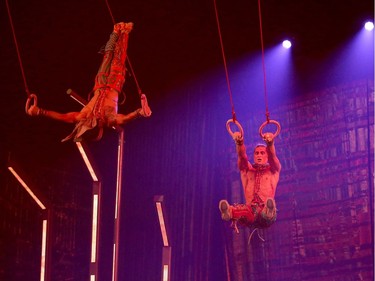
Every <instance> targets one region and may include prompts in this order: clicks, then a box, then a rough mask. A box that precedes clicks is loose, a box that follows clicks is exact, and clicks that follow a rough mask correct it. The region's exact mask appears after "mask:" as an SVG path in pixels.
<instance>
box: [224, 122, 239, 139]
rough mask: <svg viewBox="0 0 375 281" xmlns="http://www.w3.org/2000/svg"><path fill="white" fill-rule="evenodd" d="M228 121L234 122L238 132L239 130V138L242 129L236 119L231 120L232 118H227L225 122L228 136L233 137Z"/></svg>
mask: <svg viewBox="0 0 375 281" xmlns="http://www.w3.org/2000/svg"><path fill="white" fill-rule="evenodd" d="M230 123H234V124H235V125H236V126H237V128H238V129H239V132H240V134H241V138H243V129H242V126H241V124H240V123H239V122H238V121H237V120H233V119H229V120H228V121H227V124H226V127H227V131H228V133H229V134H230V136H231V137H232V138H234V133H233V132H232V130H231V128H230Z"/></svg>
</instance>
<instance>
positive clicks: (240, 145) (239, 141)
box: [233, 132, 250, 170]
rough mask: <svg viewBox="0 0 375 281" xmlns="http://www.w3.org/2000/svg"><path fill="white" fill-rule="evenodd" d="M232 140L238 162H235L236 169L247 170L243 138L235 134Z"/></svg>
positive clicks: (247, 164)
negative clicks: (234, 144) (236, 164)
mask: <svg viewBox="0 0 375 281" xmlns="http://www.w3.org/2000/svg"><path fill="white" fill-rule="evenodd" d="M233 139H234V141H235V143H236V151H237V155H238V160H237V163H238V168H239V169H240V170H245V169H248V168H249V165H250V163H249V159H248V157H247V153H246V146H245V144H244V140H243V137H242V136H241V134H240V133H238V132H235V133H234V134H233Z"/></svg>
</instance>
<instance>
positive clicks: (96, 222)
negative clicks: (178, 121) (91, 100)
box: [66, 89, 124, 281]
mask: <svg viewBox="0 0 375 281" xmlns="http://www.w3.org/2000/svg"><path fill="white" fill-rule="evenodd" d="M66 93H67V94H68V95H69V96H70V97H71V98H72V99H74V100H75V101H77V102H78V103H80V104H81V105H83V106H84V105H85V104H87V101H85V100H84V99H83V98H82V97H81V96H79V95H78V94H77V93H75V92H74V91H73V90H72V89H68V90H67V92H66ZM113 129H115V130H116V131H117V132H118V136H119V137H118V148H117V178H116V201H115V213H114V237H113V253H112V279H111V280H112V281H117V280H118V260H119V245H120V223H121V221H120V213H121V212H120V210H121V188H122V159H123V152H124V130H123V129H122V128H121V127H120V126H117V127H113ZM76 145H77V148H78V150H79V152H80V154H81V156H82V159H83V161H84V162H85V164H86V167H87V170H88V171H89V173H90V175H91V177H92V180H93V215H92V240H91V264H90V281H98V279H99V277H98V267H99V264H98V259H99V255H98V248H99V231H100V197H101V180H100V179H101V177H100V176H99V174H98V169H97V168H95V166H94V164H93V163H94V162H93V160H92V157H91V156H90V154H89V150H88V148H87V147H86V146H85V144H84V143H82V142H76Z"/></svg>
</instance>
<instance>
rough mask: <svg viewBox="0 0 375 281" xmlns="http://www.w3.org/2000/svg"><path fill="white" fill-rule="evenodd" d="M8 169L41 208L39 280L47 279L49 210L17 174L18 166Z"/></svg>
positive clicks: (46, 280) (12, 165) (44, 280)
mask: <svg viewBox="0 0 375 281" xmlns="http://www.w3.org/2000/svg"><path fill="white" fill-rule="evenodd" d="M8 170H9V171H10V172H11V173H12V174H13V176H14V177H15V178H16V179H17V181H18V182H19V183H20V184H21V185H22V187H23V188H24V189H25V190H26V192H27V193H28V194H29V195H30V196H31V198H32V199H33V200H34V201H35V203H36V204H37V205H38V206H39V207H40V209H41V210H42V215H43V220H42V244H41V257H40V281H48V280H49V274H48V272H47V270H49V255H47V254H48V247H49V245H48V242H49V241H48V233H49V231H48V230H49V229H48V219H49V216H50V213H49V210H48V209H47V207H46V205H45V204H44V203H43V202H42V200H41V199H40V198H39V197H40V196H37V194H36V193H35V192H34V191H33V190H32V188H30V187H29V186H28V184H27V183H26V182H25V181H24V180H23V177H21V175H20V174H19V173H20V171H18V172H17V171H16V170H19V169H18V168H16V167H15V165H14V164H9V165H8Z"/></svg>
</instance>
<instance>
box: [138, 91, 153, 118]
mask: <svg viewBox="0 0 375 281" xmlns="http://www.w3.org/2000/svg"><path fill="white" fill-rule="evenodd" d="M141 105H142V110H141V111H140V112H139V114H140V115H142V116H143V117H150V116H151V113H152V111H151V108H150V107H149V106H148V102H147V98H146V95H145V94H142V95H141Z"/></svg>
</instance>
